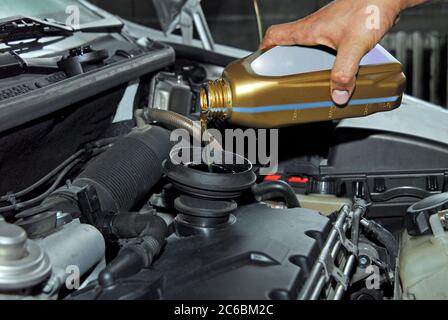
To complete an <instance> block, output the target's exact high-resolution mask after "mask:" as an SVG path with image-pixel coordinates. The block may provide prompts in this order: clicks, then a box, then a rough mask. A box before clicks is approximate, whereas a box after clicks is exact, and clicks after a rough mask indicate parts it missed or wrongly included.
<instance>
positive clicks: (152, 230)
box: [96, 212, 166, 239]
mask: <svg viewBox="0 0 448 320" xmlns="http://www.w3.org/2000/svg"><path fill="white" fill-rule="evenodd" d="M96 226H97V228H98V229H99V230H100V231H101V233H102V234H104V235H110V236H114V237H116V238H119V239H123V238H126V239H129V238H136V237H139V236H141V235H142V234H151V235H153V236H154V237H155V238H157V239H162V238H164V237H165V233H166V223H165V221H164V220H163V219H162V218H160V217H159V216H157V215H154V214H141V213H136V212H122V213H118V214H109V213H103V216H102V217H98V219H97V223H96Z"/></svg>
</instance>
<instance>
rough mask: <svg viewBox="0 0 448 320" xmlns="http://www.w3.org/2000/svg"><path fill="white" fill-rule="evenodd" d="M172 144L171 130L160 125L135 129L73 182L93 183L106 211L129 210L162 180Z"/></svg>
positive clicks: (78, 183) (77, 183)
mask: <svg viewBox="0 0 448 320" xmlns="http://www.w3.org/2000/svg"><path fill="white" fill-rule="evenodd" d="M172 145H173V144H172V142H171V141H170V132H169V131H168V130H165V129H163V128H161V127H156V126H154V127H151V128H146V129H139V130H134V131H133V132H131V133H130V134H128V135H127V136H125V137H123V138H121V139H119V140H118V141H116V142H115V143H114V145H113V146H111V147H110V148H109V149H107V151H105V152H104V153H103V154H101V155H100V156H98V158H96V159H95V160H94V161H93V162H92V163H90V164H89V165H88V166H87V168H86V169H85V170H84V171H83V172H82V173H81V174H80V175H79V176H78V177H77V178H76V179H75V180H74V181H73V185H74V186H76V187H84V186H86V185H91V186H93V187H94V188H95V190H96V193H97V195H98V199H99V202H100V204H101V209H102V210H103V211H112V212H124V211H129V210H130V209H132V207H133V206H134V205H136V204H137V203H138V202H139V201H141V200H142V199H143V197H144V196H146V195H147V194H148V192H149V191H150V189H151V188H152V187H153V186H154V185H155V184H156V183H157V182H158V181H159V179H160V177H161V176H162V162H163V161H164V160H165V159H166V158H168V156H169V152H170V150H171V147H172Z"/></svg>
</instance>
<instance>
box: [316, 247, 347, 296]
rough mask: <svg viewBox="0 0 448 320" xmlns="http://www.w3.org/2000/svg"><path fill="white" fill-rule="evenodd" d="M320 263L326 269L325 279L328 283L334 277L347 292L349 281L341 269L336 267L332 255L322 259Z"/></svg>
mask: <svg viewBox="0 0 448 320" xmlns="http://www.w3.org/2000/svg"><path fill="white" fill-rule="evenodd" d="M319 263H320V264H321V265H322V267H323V269H324V272H325V278H326V280H327V281H329V280H330V277H331V276H332V277H334V278H335V279H336V281H337V282H339V283H340V284H341V285H342V286H343V287H344V289H345V290H347V287H348V283H349V279H348V277H347V275H345V274H344V272H342V270H341V269H339V268H338V267H336V266H335V264H334V261H333V259H332V258H331V256H330V255H328V256H327V258H326V259H320V260H319Z"/></svg>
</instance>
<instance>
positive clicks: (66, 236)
mask: <svg viewBox="0 0 448 320" xmlns="http://www.w3.org/2000/svg"><path fill="white" fill-rule="evenodd" d="M36 243H37V244H38V245H39V246H40V247H41V248H42V249H43V250H44V251H45V252H46V253H47V254H48V256H49V258H50V261H51V264H52V265H53V268H52V273H51V276H50V278H49V280H48V282H47V283H46V285H45V286H44V289H43V290H44V292H45V293H46V294H53V293H55V292H57V291H58V290H59V289H60V288H61V287H62V286H63V285H64V284H65V282H66V280H67V278H68V276H70V275H74V274H75V273H76V274H78V275H79V276H80V277H81V276H83V275H85V274H86V272H88V271H89V270H92V269H93V268H94V267H95V266H97V265H98V264H101V263H102V262H103V264H102V265H104V255H105V250H106V245H105V242H104V238H103V236H102V234H101V233H100V232H99V231H98V230H97V229H96V228H95V227H93V226H91V225H88V224H81V223H79V221H77V220H75V221H73V222H70V223H68V224H66V225H64V227H63V228H62V229H61V230H60V231H58V232H55V233H53V234H51V235H49V236H48V237H45V238H43V239H38V240H36ZM95 271H98V272H99V271H100V270H96V269H95ZM89 278H91V277H89Z"/></svg>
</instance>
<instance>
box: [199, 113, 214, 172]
mask: <svg viewBox="0 0 448 320" xmlns="http://www.w3.org/2000/svg"><path fill="white" fill-rule="evenodd" d="M204 132H207V119H206V118H205V117H204V118H202V119H201V134H202V135H203V134H204ZM206 136H207V141H204V145H207V144H209V143H210V142H211V139H212V137H211V136H210V135H209V134H207V135H206ZM204 160H205V164H206V165H207V167H208V172H210V173H213V166H212V162H211V161H210V157H209V154H208V152H205V159H204Z"/></svg>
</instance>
